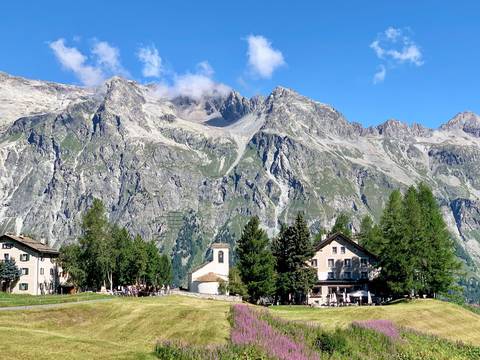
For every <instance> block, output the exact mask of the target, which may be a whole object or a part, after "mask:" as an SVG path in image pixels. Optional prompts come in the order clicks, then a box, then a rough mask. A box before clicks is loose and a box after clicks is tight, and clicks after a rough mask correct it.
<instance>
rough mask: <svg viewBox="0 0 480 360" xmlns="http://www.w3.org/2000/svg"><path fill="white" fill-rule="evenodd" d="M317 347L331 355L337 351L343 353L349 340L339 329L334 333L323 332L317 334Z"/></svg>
mask: <svg viewBox="0 0 480 360" xmlns="http://www.w3.org/2000/svg"><path fill="white" fill-rule="evenodd" d="M315 347H316V348H317V349H318V350H320V351H321V352H325V353H327V354H330V355H331V354H333V353H334V352H335V351H336V352H339V353H342V352H343V351H344V350H345V349H346V347H347V340H346V339H345V337H344V336H343V335H342V334H341V333H340V332H339V331H335V332H333V333H327V332H321V333H320V334H318V335H317V338H316V340H315Z"/></svg>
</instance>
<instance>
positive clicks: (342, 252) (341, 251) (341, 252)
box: [340, 246, 345, 254]
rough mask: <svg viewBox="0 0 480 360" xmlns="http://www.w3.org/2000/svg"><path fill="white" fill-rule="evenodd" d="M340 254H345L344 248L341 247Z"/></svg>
mask: <svg viewBox="0 0 480 360" xmlns="http://www.w3.org/2000/svg"><path fill="white" fill-rule="evenodd" d="M340 254H345V246H342V247H341V248H340Z"/></svg>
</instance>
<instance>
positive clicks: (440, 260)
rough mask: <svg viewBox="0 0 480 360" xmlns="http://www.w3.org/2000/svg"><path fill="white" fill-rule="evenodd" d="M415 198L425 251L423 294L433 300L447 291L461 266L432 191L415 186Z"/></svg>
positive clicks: (421, 266) (422, 270)
mask: <svg viewBox="0 0 480 360" xmlns="http://www.w3.org/2000/svg"><path fill="white" fill-rule="evenodd" d="M418 198H419V202H420V205H421V212H422V226H423V231H422V233H423V241H422V247H423V249H424V251H423V252H422V254H423V256H422V258H421V259H420V260H421V261H420V271H421V273H422V291H423V292H424V293H425V294H427V295H430V296H432V295H435V293H439V292H440V293H442V292H443V293H445V292H447V291H448V290H450V287H451V285H452V284H453V282H454V280H455V277H456V275H457V274H458V270H459V268H460V263H459V262H458V260H457V259H456V258H455V247H454V243H453V240H452V238H451V236H450V233H449V231H448V229H447V224H446V223H445V221H444V220H443V217H442V214H441V211H440V208H439V206H438V204H437V201H436V200H435V197H434V196H433V193H432V190H431V189H430V188H429V187H428V186H427V185H426V184H424V183H420V184H419V185H418Z"/></svg>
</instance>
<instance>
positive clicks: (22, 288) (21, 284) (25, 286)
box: [18, 283, 28, 291]
mask: <svg viewBox="0 0 480 360" xmlns="http://www.w3.org/2000/svg"><path fill="white" fill-rule="evenodd" d="M18 288H19V289H20V290H22V291H27V290H28V284H27V283H20V285H18Z"/></svg>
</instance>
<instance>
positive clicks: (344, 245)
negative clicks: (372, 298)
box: [308, 233, 378, 305]
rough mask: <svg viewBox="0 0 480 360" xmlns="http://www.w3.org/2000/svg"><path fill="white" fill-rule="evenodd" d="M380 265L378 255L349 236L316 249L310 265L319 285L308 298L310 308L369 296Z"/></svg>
mask: <svg viewBox="0 0 480 360" xmlns="http://www.w3.org/2000/svg"><path fill="white" fill-rule="evenodd" d="M377 261H378V259H377V257H376V256H375V255H374V254H372V253H371V252H369V251H368V250H366V249H365V248H363V247H362V246H360V245H359V244H358V243H357V242H355V241H354V240H352V239H351V238H349V237H348V236H345V235H343V234H341V233H336V234H333V235H331V236H329V237H328V238H326V239H325V240H323V241H321V242H320V243H319V244H318V245H317V246H316V248H315V255H314V257H313V258H312V259H311V261H310V265H311V266H312V267H313V268H315V269H316V270H317V278H318V281H317V283H316V284H315V286H314V287H313V289H312V291H311V293H310V294H309V296H308V304H310V305H324V304H328V303H331V301H332V299H337V300H338V301H340V299H343V296H345V295H346V294H353V293H355V292H358V291H360V292H362V291H363V292H362V293H363V294H365V293H367V292H368V291H369V290H370V285H371V281H372V280H373V279H374V278H375V277H376V276H377V275H378V268H377ZM333 294H335V295H333ZM344 294H345V295H344Z"/></svg>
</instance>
